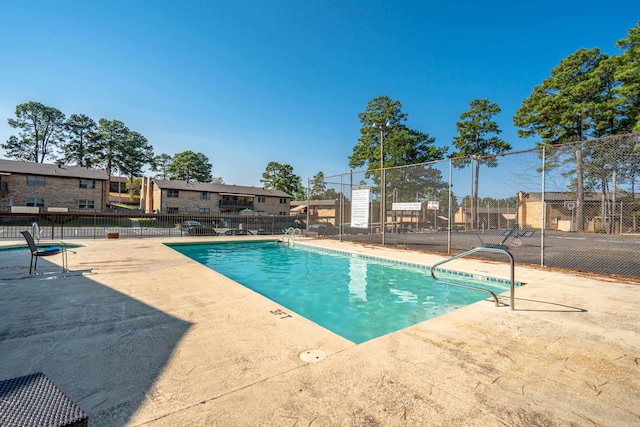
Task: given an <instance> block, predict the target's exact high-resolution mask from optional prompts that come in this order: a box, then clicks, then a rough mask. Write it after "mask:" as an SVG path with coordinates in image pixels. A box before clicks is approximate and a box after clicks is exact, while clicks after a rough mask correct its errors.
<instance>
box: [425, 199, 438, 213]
mask: <svg viewBox="0 0 640 427" xmlns="http://www.w3.org/2000/svg"><path fill="white" fill-rule="evenodd" d="M427 209H429V210H430V211H437V210H439V209H440V202H434V201H429V202H427Z"/></svg>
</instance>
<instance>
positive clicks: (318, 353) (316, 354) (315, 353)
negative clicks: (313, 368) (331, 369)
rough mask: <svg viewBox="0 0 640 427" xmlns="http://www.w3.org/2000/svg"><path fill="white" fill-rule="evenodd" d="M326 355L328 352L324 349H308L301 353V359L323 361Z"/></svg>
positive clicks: (312, 361)
mask: <svg viewBox="0 0 640 427" xmlns="http://www.w3.org/2000/svg"><path fill="white" fill-rule="evenodd" d="M326 357H327V354H326V353H325V352H324V351H322V350H307V351H303V352H302V353H300V359H302V361H303V362H309V363H315V362H322V361H323V360H324V359H326Z"/></svg>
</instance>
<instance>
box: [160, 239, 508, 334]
mask: <svg viewBox="0 0 640 427" xmlns="http://www.w3.org/2000/svg"><path fill="white" fill-rule="evenodd" d="M169 246H170V247H171V248H173V249H175V250H176V251H178V252H180V253H182V254H184V255H186V256H188V257H189V258H192V259H193V260H195V261H197V262H200V263H201V264H204V265H206V266H207V267H209V268H211V269H213V270H215V271H217V272H219V273H221V274H223V275H225V276H227V277H229V278H230V279H232V280H234V281H236V282H238V283H240V284H241V285H243V286H245V287H247V288H249V289H252V290H254V291H256V292H258V293H260V294H262V295H264V296H265V297H267V298H269V299H271V300H273V301H276V302H277V303H279V304H280V305H283V306H285V307H287V308H288V309H289V310H291V311H293V312H295V313H297V314H299V315H301V316H304V317H306V318H307V319H310V320H312V321H313V322H315V323H317V324H319V325H321V326H323V327H325V328H327V329H329V330H331V331H333V332H335V333H337V334H339V335H341V336H343V337H345V338H347V339H348V340H351V341H353V342H355V343H362V342H365V341H368V340H370V339H373V338H376V337H379V336H382V335H385V334H388V333H390V332H394V331H397V330H400V329H403V328H406V327H408V326H411V325H413V324H416V323H419V322H422V321H424V320H428V319H432V318H434V317H437V316H440V315H442V314H445V313H448V312H450V311H452V310H455V309H457V308H459V307H462V306H465V305H469V304H472V303H474V302H477V301H481V300H483V299H485V298H486V297H487V294H485V293H482V292H475V291H470V290H466V289H462V288H457V287H453V286H447V285H443V284H439V283H437V282H434V281H433V279H432V278H431V275H430V273H429V269H428V268H416V267H414V266H409V265H403V264H401V263H393V262H390V261H384V260H377V259H373V258H369V257H366V258H365V257H362V256H357V255H352V254H346V253H337V252H330V251H323V250H320V249H314V248H311V247H305V246H304V245H295V246H282V245H278V244H276V243H274V242H249V243H212V244H206V245H203V244H195V245H181V244H180V245H169ZM472 282H473V280H471V279H466V278H465V279H464V283H472ZM472 284H473V283H472ZM481 286H482V287H483V288H485V289H490V290H492V291H493V292H495V293H502V292H504V291H506V290H508V286H507V285H506V284H501V283H499V281H495V282H494V281H482V282H481Z"/></svg>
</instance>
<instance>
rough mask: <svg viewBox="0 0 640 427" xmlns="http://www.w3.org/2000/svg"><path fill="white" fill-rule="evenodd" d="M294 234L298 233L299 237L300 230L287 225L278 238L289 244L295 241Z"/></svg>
mask: <svg viewBox="0 0 640 427" xmlns="http://www.w3.org/2000/svg"><path fill="white" fill-rule="evenodd" d="M296 234H297V235H298V238H300V237H301V236H302V231H301V230H300V229H299V228H293V227H289V228H288V229H287V230H286V231H285V232H284V235H283V236H282V238H281V239H280V243H285V241H286V243H287V244H291V242H292V241H293V242H294V243H295V241H296Z"/></svg>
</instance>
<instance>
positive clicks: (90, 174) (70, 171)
mask: <svg viewBox="0 0 640 427" xmlns="http://www.w3.org/2000/svg"><path fill="white" fill-rule="evenodd" d="M0 172H4V173H16V174H17V173H19V174H25V175H41V176H57V177H62V178H86V179H96V180H102V181H108V180H109V176H108V175H107V171H106V170H104V169H87V168H83V167H79V166H67V165H55V164H50V163H36V162H21V161H17V160H7V159H0Z"/></svg>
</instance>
